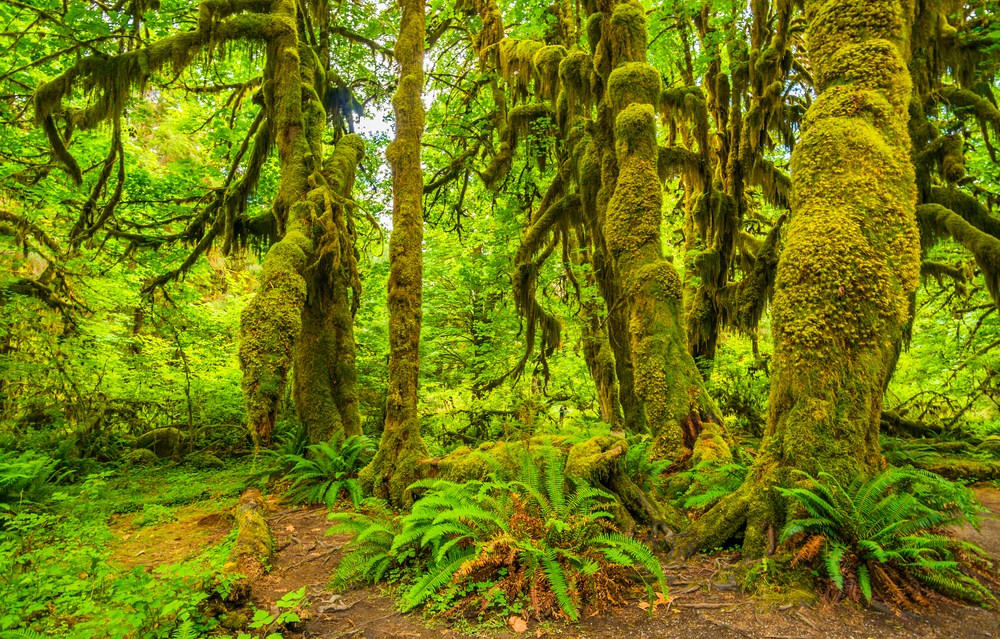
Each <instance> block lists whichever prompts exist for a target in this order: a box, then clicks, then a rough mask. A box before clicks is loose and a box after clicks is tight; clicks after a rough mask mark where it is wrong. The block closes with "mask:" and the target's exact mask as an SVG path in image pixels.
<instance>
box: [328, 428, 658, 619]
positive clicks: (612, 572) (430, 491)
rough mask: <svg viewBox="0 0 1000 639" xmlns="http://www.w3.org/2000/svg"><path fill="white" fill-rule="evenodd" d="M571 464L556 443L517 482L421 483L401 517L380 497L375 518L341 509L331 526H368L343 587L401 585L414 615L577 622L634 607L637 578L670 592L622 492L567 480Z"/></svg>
mask: <svg viewBox="0 0 1000 639" xmlns="http://www.w3.org/2000/svg"><path fill="white" fill-rule="evenodd" d="M563 464H564V461H563V460H562V459H561V458H560V457H559V453H558V452H557V451H556V449H553V448H549V449H546V452H545V453H543V454H542V455H541V456H540V457H538V458H537V459H536V460H532V459H530V458H527V459H525V460H522V468H523V475H522V477H521V479H520V480H517V481H501V480H499V479H491V480H489V481H485V482H478V481H477V482H466V483H464V484H456V483H453V482H447V481H442V480H425V481H422V482H418V483H417V484H415V485H414V486H413V489H414V490H416V491H420V490H423V491H426V492H425V493H424V494H423V496H422V497H421V498H420V499H418V500H417V501H416V503H414V505H413V509H412V510H411V512H409V513H408V514H406V515H404V516H402V517H397V516H395V515H393V514H392V513H391V512H390V511H388V510H387V509H386V508H385V507H384V506H383V505H381V504H380V503H378V502H375V501H372V500H369V501H368V502H367V505H368V507H369V509H370V511H371V512H372V514H371V515H358V514H353V513H351V514H334V515H331V519H332V520H334V521H336V522H338V523H339V524H341V526H340V527H335V528H333V529H331V531H332V532H336V531H343V530H349V531H352V532H356V533H357V537H355V539H354V540H353V542H352V546H351V549H352V550H351V552H350V553H349V554H348V555H347V556H346V557H345V558H344V559H343V561H342V562H341V563H340V566H339V567H338V570H337V573H336V576H335V583H336V584H338V585H339V586H341V587H347V586H351V585H357V584H362V583H376V582H378V581H380V580H381V579H382V578H383V577H389V578H390V579H396V580H400V581H403V582H406V583H407V584H408V586H407V587H405V588H403V589H401V590H400V592H401V595H402V597H401V604H402V607H403V609H404V610H409V609H413V608H415V607H418V606H426V608H427V610H428V611H429V612H431V613H435V614H439V615H441V616H443V617H446V618H455V617H464V618H479V619H482V618H484V616H491V615H501V616H505V615H509V614H525V615H531V616H533V617H535V619H536V620H541V619H543V618H548V617H561V618H565V619H570V620H577V619H578V618H579V615H580V611H581V609H583V608H584V607H586V608H589V609H590V610H591V611H592V612H595V613H603V612H606V611H607V610H608V609H609V608H611V607H613V606H615V605H619V604H621V603H623V602H624V599H625V596H626V594H628V595H631V594H633V592H632V591H633V590H634V589H635V586H636V584H637V583H638V584H642V586H641V588H640V592H641V591H645V592H646V593H647V594H648V596H649V597H650V599H653V598H654V597H655V593H657V592H659V593H665V592H666V590H667V587H666V582H665V578H664V575H663V571H662V569H661V567H660V563H659V560H658V559H657V558H656V557H655V556H654V555H653V553H652V552H651V551H650V550H649V548H648V547H647V546H645V545H644V544H642V543H641V542H638V541H636V540H634V539H632V538H630V537H626V536H624V535H622V534H621V533H620V532H618V531H617V530H616V529H615V528H614V526H613V518H612V516H611V514H610V512H608V510H607V509H608V508H610V507H611V503H612V500H613V498H612V497H611V496H610V495H608V494H606V493H604V492H602V491H600V490H597V489H595V488H592V487H590V486H587V485H585V484H579V483H576V482H573V481H571V480H569V479H567V478H566V477H565V476H564V474H563ZM662 596H663V595H662V594H661V595H660V597H662Z"/></svg>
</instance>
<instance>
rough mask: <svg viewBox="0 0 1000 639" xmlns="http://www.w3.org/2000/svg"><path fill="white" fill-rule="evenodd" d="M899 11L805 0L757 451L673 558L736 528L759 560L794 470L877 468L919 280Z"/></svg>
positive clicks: (905, 25) (888, 0) (904, 16)
mask: <svg viewBox="0 0 1000 639" xmlns="http://www.w3.org/2000/svg"><path fill="white" fill-rule="evenodd" d="M911 11H912V9H911V7H909V4H908V3H907V2H901V1H900V0H880V1H878V2H871V1H869V0H849V1H838V2H833V1H831V0H811V1H807V2H805V13H806V18H807V20H808V23H809V28H808V32H807V40H808V48H809V56H810V60H811V62H812V68H813V73H814V77H815V80H816V86H817V89H818V90H819V91H820V95H819V98H818V99H817V100H816V102H814V103H813V105H812V107H811V108H810V110H809V112H808V114H807V116H806V119H805V122H804V123H803V125H802V131H803V136H802V140H801V142H800V143H799V144H798V146H796V148H795V152H794V154H793V156H792V169H791V174H792V180H793V192H792V216H791V221H790V227H789V230H788V239H787V244H786V247H785V250H784V252H783V253H782V256H781V260H780V263H779V266H778V275H777V282H776V294H775V299H774V317H773V327H774V335H775V355H774V374H773V377H772V388H771V395H770V404H769V406H770V413H769V417H768V427H767V432H766V435H765V441H764V443H763V445H762V447H761V453H760V455H759V457H758V459H757V462H756V463H755V465H754V468H753V469H752V471H751V473H750V475H749V476H748V479H747V481H746V482H745V483H744V485H743V486H742V487H741V488H740V490H738V491H737V492H736V493H734V494H733V495H731V496H730V497H729V498H727V499H725V500H723V501H722V502H721V503H720V504H719V505H718V506H716V507H715V508H714V509H712V510H711V511H709V513H708V514H707V515H706V516H705V517H703V518H702V519H700V520H699V521H697V522H695V525H694V526H693V527H692V530H691V531H690V535H689V536H688V538H687V540H686V541H685V542H684V544H683V545H682V547H681V548H679V550H681V551H682V552H685V553H687V552H693V551H694V550H695V549H697V548H698V547H703V548H704V547H712V546H715V545H719V544H720V543H723V542H725V541H726V540H727V539H728V538H729V537H730V536H732V535H734V534H737V533H738V532H739V530H740V528H742V527H744V526H745V536H744V551H745V552H747V553H749V554H751V555H760V554H762V553H763V552H765V550H766V549H767V545H768V543H767V533H769V532H770V531H774V530H779V529H780V527H781V526H782V525H783V524H784V520H785V509H786V505H785V504H784V503H783V502H782V500H781V499H780V498H779V496H778V494H777V491H775V490H773V488H774V487H775V486H789V485H792V484H793V483H795V482H796V481H798V479H799V478H798V477H796V476H795V475H793V474H792V471H793V470H796V469H798V470H803V471H806V472H809V473H812V474H814V475H815V474H816V473H817V472H818V471H820V470H823V471H825V472H829V473H831V474H833V475H835V476H836V477H837V478H838V479H840V480H841V481H844V482H849V481H850V480H851V479H852V478H853V477H855V476H857V475H858V474H871V473H873V472H876V471H877V470H878V469H879V467H880V462H881V454H880V448H879V439H878V434H879V419H880V416H881V413H882V390H883V388H884V384H885V380H886V377H887V375H888V374H889V372H890V370H891V365H892V362H893V360H894V353H895V344H896V343H897V340H898V339H899V337H900V335H901V332H902V329H903V326H904V325H905V323H906V321H907V318H908V315H909V295H910V293H911V292H912V291H913V290H915V288H916V286H917V280H918V275H919V269H920V243H919V237H918V231H917V225H916V220H915V214H914V205H915V201H916V195H917V194H916V186H915V180H914V169H913V166H912V164H911V161H910V138H909V135H908V132H907V120H908V112H907V109H908V105H909V101H910V96H911V83H910V74H909V71H908V70H907V66H906V59H907V56H908V55H909V51H908V44H907V34H908V32H909V21H910V20H911Z"/></svg>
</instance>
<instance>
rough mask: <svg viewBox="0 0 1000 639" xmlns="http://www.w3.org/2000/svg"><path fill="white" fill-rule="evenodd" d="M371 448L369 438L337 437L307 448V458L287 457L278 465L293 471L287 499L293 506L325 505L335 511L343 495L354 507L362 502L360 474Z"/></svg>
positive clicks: (299, 456) (289, 472)
mask: <svg viewBox="0 0 1000 639" xmlns="http://www.w3.org/2000/svg"><path fill="white" fill-rule="evenodd" d="M370 449H371V446H370V444H369V442H368V440H367V438H366V437H364V436H363V435H355V436H352V437H348V438H346V439H344V438H342V437H338V438H335V439H333V440H332V441H330V442H320V443H318V444H313V445H311V446H307V447H306V451H307V452H308V456H306V457H304V456H302V455H297V454H286V455H282V456H281V457H280V458H279V463H280V464H281V465H282V466H284V467H286V468H288V467H290V468H291V470H289V471H288V477H289V478H291V479H292V485H291V487H290V488H289V490H288V492H287V493H286V494H285V500H286V501H289V502H292V503H323V504H325V505H326V507H327V508H328V509H333V507H334V505H335V504H336V503H337V500H338V499H340V496H341V493H347V497H348V498H349V499H350V500H351V503H352V504H353V505H354V507H355V508H358V506H359V505H360V502H361V485H360V484H358V481H357V473H358V471H359V470H361V469H362V468H363V467H364V466H365V464H367V463H368V460H369V453H370Z"/></svg>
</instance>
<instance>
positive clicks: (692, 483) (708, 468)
mask: <svg viewBox="0 0 1000 639" xmlns="http://www.w3.org/2000/svg"><path fill="white" fill-rule="evenodd" d="M749 471H750V463H749V460H746V459H743V458H742V457H741V456H740V455H737V456H736V457H735V458H734V461H732V462H730V463H726V464H719V463H718V462H717V461H704V462H701V463H700V464H698V465H697V466H695V467H694V468H692V469H691V470H689V471H686V472H683V473H678V475H677V476H676V480H677V481H678V482H688V488H687V491H686V492H685V493H684V495H683V496H681V498H680V499H679V502H680V503H679V504H678V505H679V506H681V507H683V508H698V509H704V510H707V509H709V508H711V507H712V506H714V505H715V504H716V503H718V502H719V501H721V500H722V499H723V498H724V497H727V496H728V495H730V494H731V493H733V492H735V491H736V489H738V488H739V487H740V486H742V485H743V482H744V480H745V479H746V476H747V473H748V472H749Z"/></svg>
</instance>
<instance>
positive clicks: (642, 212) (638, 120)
mask: <svg viewBox="0 0 1000 639" xmlns="http://www.w3.org/2000/svg"><path fill="white" fill-rule="evenodd" d="M602 20H603V22H602V26H601V34H602V35H601V40H600V41H599V43H598V46H597V50H596V53H595V56H594V66H595V68H596V70H597V72H598V73H599V74H600V76H601V84H602V85H603V86H604V87H606V89H605V93H604V96H603V99H602V100H601V102H600V104H599V105H598V108H597V120H596V123H595V124H596V127H595V135H594V136H593V137H592V140H593V149H594V151H595V152H596V153H595V154H596V156H597V158H600V174H601V190H600V191H599V192H598V193H597V195H596V204H597V209H598V212H599V217H603V220H604V222H603V229H602V230H603V237H604V241H605V245H606V249H607V254H606V258H610V260H611V262H612V264H613V265H614V273H615V275H616V279H617V282H618V284H619V286H620V290H621V292H622V294H623V296H624V302H625V309H626V310H627V314H628V315H627V316H628V340H629V356H630V359H631V364H632V373H633V375H634V385H633V390H634V393H635V396H636V398H637V399H638V400H639V401H641V403H642V407H643V421H644V422H645V424H646V426H647V427H648V428H649V431H650V433H651V434H652V436H653V438H654V444H653V448H652V452H651V456H653V457H654V458H656V459H668V460H671V461H674V462H677V463H684V462H689V461H690V462H692V463H696V462H697V461H699V460H702V459H709V458H728V457H730V456H731V451H730V447H729V439H730V438H729V435H728V433H727V432H726V429H725V427H724V426H723V424H722V421H721V419H720V415H719V412H718V410H717V409H716V408H715V405H714V403H713V402H712V400H711V398H710V397H709V395H708V392H707V391H706V389H705V386H704V383H703V381H702V377H701V373H700V372H699V370H698V368H697V366H696V365H695V362H694V359H693V358H692V357H691V355H690V353H689V352H688V350H687V343H686V337H685V330H684V321H683V309H682V284H681V279H680V276H679V274H678V273H677V269H676V268H674V266H673V264H672V263H671V262H670V261H669V260H667V259H665V258H664V256H663V252H662V248H661V239H660V222H661V219H662V218H661V209H662V205H663V195H662V192H661V187H660V182H659V177H658V172H657V162H658V154H659V147H658V146H657V143H656V122H655V115H654V114H655V108H656V105H657V104H659V100H660V93H661V81H660V75H659V73H658V72H657V71H656V70H655V69H654V68H653V67H651V66H649V65H648V64H646V46H647V44H646V27H645V12H644V10H643V9H642V6H641V5H639V4H638V3H635V2H625V3H620V4H617V5H615V6H614V8H613V10H612V11H611V12H610V14H604V16H603V18H602ZM612 69H613V71H612ZM595 159H596V158H595ZM591 161H593V160H591ZM586 170H587V169H585V168H581V173H584V172H585V171H586ZM601 214H603V215H601ZM605 301H606V302H607V303H608V305H609V307H611V306H612V305H613V304H617V301H612V300H608V299H607V298H605ZM612 339H614V337H613V336H612ZM619 381H620V384H621V386H622V397H623V402H622V403H623V408H624V404H625V401H624V398H625V396H626V390H625V384H626V380H625V379H622V378H619ZM626 423H628V416H627V415H626Z"/></svg>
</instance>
